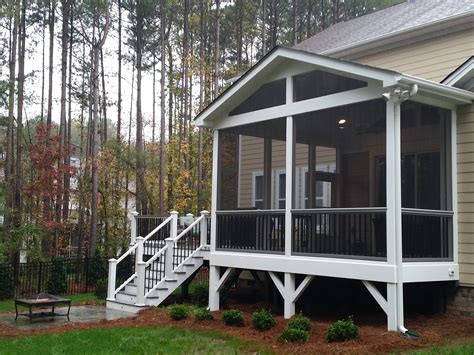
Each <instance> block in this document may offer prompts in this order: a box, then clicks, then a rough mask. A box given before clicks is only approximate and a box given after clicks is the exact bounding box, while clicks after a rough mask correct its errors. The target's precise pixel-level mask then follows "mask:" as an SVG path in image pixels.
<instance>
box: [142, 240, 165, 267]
mask: <svg viewBox="0 0 474 355" xmlns="http://www.w3.org/2000/svg"><path fill="white" fill-rule="evenodd" d="M166 249H168V246H167V245H165V246H164V247H163V248H161V249H160V250H159V251H158V252H157V253H156V254H155V255H153V256H152V257H151V258H150V259H149V260H148V261H147V262H146V263H145V268H147V267H148V266H150V265H151V264H152V263H153V262H154V261H155V260H156V259H158V258H159V257H160V255H161V254H163V252H165V251H166Z"/></svg>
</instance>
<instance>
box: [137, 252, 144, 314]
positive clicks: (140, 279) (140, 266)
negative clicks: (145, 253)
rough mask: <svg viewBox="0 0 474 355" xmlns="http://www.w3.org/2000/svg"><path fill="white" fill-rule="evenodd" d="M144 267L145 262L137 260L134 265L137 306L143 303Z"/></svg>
mask: <svg viewBox="0 0 474 355" xmlns="http://www.w3.org/2000/svg"><path fill="white" fill-rule="evenodd" d="M145 267H146V262H144V261H139V262H138V263H137V266H136V273H137V303H136V305H137V306H144V305H145Z"/></svg>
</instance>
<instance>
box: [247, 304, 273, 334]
mask: <svg viewBox="0 0 474 355" xmlns="http://www.w3.org/2000/svg"><path fill="white" fill-rule="evenodd" d="M252 323H253V326H254V327H255V329H258V330H269V329H271V328H273V327H274V326H275V324H276V322H275V319H273V315H272V314H271V313H270V312H269V311H266V310H263V309H262V310H261V311H256V312H253V314H252Z"/></svg>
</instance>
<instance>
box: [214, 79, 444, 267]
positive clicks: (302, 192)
mask: <svg viewBox="0 0 474 355" xmlns="http://www.w3.org/2000/svg"><path fill="white" fill-rule="evenodd" d="M351 80H352V79H347V80H346V82H345V83H343V84H342V85H343V86H344V87H345V88H346V89H348V90H349V89H350V90H353V89H356V88H357V87H362V86H363V82H358V80H352V81H351ZM293 82H294V85H295V91H294V97H293V100H295V101H299V100H305V99H307V98H306V97H305V95H306V94H307V91H305V90H302V89H301V90H300V91H299V92H298V81H297V80H296V79H295V78H294V79H293ZM361 83H362V84H361ZM271 85H272V86H271V89H272V92H273V95H272V96H271V101H272V102H270V103H268V102H267V103H266V101H265V100H267V101H268V100H269V99H262V98H263V97H265V96H264V95H262V98H260V99H259V98H258V97H257V98H255V97H253V99H252V97H251V99H252V100H254V101H253V102H248V101H249V100H247V102H244V103H243V104H242V105H240V106H239V107H237V108H236V109H235V110H234V112H231V115H232V114H241V113H245V112H248V111H249V110H254V109H255V106H257V107H259V106H258V105H260V106H262V105H263V106H265V105H267V106H275V105H277V104H278V102H279V101H278V100H280V101H282V102H284V100H285V95H284V92H283V94H278V92H279V91H278V90H279V87H281V88H283V89H284V88H285V86H284V85H280V86H279V84H278V83H272V84H271ZM301 85H302V86H301V87H302V88H303V86H304V83H303V84H301ZM339 85H341V83H339ZM263 88H265V86H264V87H263ZM261 90H262V89H261ZM338 90H339V91H341V90H340V87H339V89H338ZM257 94H258V92H257ZM257 96H258V95H257ZM261 108H265V107H261ZM400 115H401V119H400V142H401V145H400V150H401V151H400V160H401V171H400V175H401V207H402V231H401V232H402V233H401V234H402V248H403V249H402V250H403V260H404V261H434V260H436V261H451V260H452V259H453V225H452V224H453V206H452V196H451V191H452V189H451V160H450V157H451V141H450V137H451V112H450V111H449V110H445V109H441V108H437V107H434V106H429V105H426V104H421V103H417V102H414V101H404V102H402V103H401V106H400ZM386 117H387V103H386V101H385V100H383V99H375V100H370V101H365V102H359V103H355V104H350V105H345V106H339V107H333V108H329V109H324V110H318V111H313V112H306V113H303V114H299V115H295V116H293V117H292V119H291V120H288V119H287V117H282V118H276V119H271V120H265V121H261V122H257V123H252V124H248V125H241V126H234V127H232V128H227V129H222V130H219V131H218V136H219V139H218V141H219V144H218V147H217V148H218V153H217V156H218V162H217V164H218V174H217V209H216V212H215V223H216V239H215V243H216V245H215V250H216V251H227V252H245V253H262V254H282V255H283V254H284V255H287V256H293V255H303V256H315V257H318V256H321V257H334V258H354V259H371V260H380V261H385V260H387V194H391V193H393V191H392V190H391V188H390V187H389V188H388V189H387V166H386V165H387V164H386V160H387V159H386V158H387V157H386V155H387V152H386V149H387V118H386ZM389 132H390V129H389ZM389 134H390V133H389ZM289 141H290V142H291V143H289ZM389 180H390V177H389ZM389 222H390V220H389Z"/></svg>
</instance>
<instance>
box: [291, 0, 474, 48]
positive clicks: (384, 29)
mask: <svg viewBox="0 0 474 355" xmlns="http://www.w3.org/2000/svg"><path fill="white" fill-rule="evenodd" d="M465 13H473V14H474V0H411V1H407V2H404V3H401V4H398V5H394V6H390V7H387V8H385V9H382V10H379V11H376V12H373V13H370V14H367V15H364V16H360V17H356V18H354V19H352V20H348V21H345V22H340V23H337V24H335V25H333V26H331V27H329V28H327V29H326V30H324V31H322V32H320V33H318V34H316V35H315V36H313V37H311V38H308V39H307V40H305V41H303V42H301V43H299V44H297V45H296V46H295V47H294V48H295V49H301V50H304V51H307V52H313V53H323V52H326V51H330V50H334V49H336V48H340V47H344V46H347V45H351V44H356V43H357V42H361V41H363V42H365V41H370V40H371V39H375V38H376V37H380V36H385V35H390V34H391V33H394V32H398V31H401V30H407V29H410V28H413V27H418V26H423V25H428V24H429V23H431V22H435V21H439V20H442V19H445V18H448V17H452V16H456V15H461V14H465Z"/></svg>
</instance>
